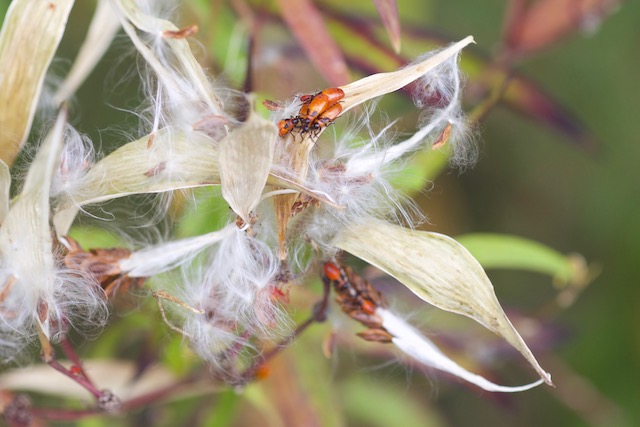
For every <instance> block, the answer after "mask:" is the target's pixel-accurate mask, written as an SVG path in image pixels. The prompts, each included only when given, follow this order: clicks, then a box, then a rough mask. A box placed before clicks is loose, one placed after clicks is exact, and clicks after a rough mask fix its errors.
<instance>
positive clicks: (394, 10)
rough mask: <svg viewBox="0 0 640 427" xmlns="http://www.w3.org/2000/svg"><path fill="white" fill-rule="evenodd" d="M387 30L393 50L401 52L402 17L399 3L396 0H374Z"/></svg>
mask: <svg viewBox="0 0 640 427" xmlns="http://www.w3.org/2000/svg"><path fill="white" fill-rule="evenodd" d="M373 2H374V3H375V5H376V9H378V14H379V15H380V18H381V19H382V24H383V25H384V28H385V29H386V30H387V34H388V35H389V40H391V45H392V46H393V50H394V51H395V52H396V53H398V52H400V18H399V17H398V3H397V1H396V0H373Z"/></svg>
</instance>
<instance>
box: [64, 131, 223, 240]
mask: <svg viewBox="0 0 640 427" xmlns="http://www.w3.org/2000/svg"><path fill="white" fill-rule="evenodd" d="M152 136H153V143H152V144H151V147H149V140H150V138H151V137H152ZM193 153H198V155H197V156H194V155H193ZM107 178H108V179H107ZM218 184H220V175H219V173H218V160H217V147H216V145H215V144H214V142H213V141H212V140H211V139H210V138H208V137H207V136H205V135H202V134H200V133H198V132H184V131H182V130H177V129H169V128H164V129H162V130H160V131H158V132H157V133H155V134H152V135H147V136H145V137H143V138H141V139H139V140H137V141H133V142H130V143H128V144H126V145H124V146H122V147H120V148H118V149H117V150H116V151H114V152H113V153H111V154H109V155H108V156H107V157H105V158H104V159H102V160H101V161H99V162H98V163H96V164H95V165H94V166H93V167H92V168H91V169H90V170H89V172H87V174H86V176H85V177H84V185H83V188H82V193H81V194H71V195H68V196H67V197H66V198H65V199H64V200H61V201H60V203H59V205H58V208H57V209H56V214H55V216H54V218H53V223H54V226H55V228H56V232H57V233H58V235H59V236H64V235H66V234H67V233H68V231H69V228H70V227H71V224H72V223H73V220H74V218H75V216H76V214H77V213H78V211H79V209H80V207H82V206H84V205H87V204H91V203H99V202H103V201H107V200H112V199H116V198H119V197H124V196H128V195H131V194H142V193H161V192H165V191H172V190H178V189H184V188H193V187H202V186H207V185H218Z"/></svg>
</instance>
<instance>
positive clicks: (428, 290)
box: [336, 221, 552, 385]
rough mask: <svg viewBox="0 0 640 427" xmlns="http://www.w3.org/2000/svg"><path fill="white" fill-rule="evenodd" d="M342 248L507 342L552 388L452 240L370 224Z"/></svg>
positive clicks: (342, 239) (340, 243)
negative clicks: (472, 320)
mask: <svg viewBox="0 0 640 427" xmlns="http://www.w3.org/2000/svg"><path fill="white" fill-rule="evenodd" d="M336 246H337V247H339V248H340V249H343V250H345V251H347V252H349V253H351V254H353V255H355V256H357V257H359V258H361V259H363V260H365V261H367V262H368V263H370V264H372V265H374V266H376V267H378V268H380V269H381V270H383V271H385V272H387V273H388V274H390V275H391V276H393V277H395V278H396V279H398V280H399V281H400V282H401V283H402V284H404V285H405V286H407V287H408V288H409V289H410V290H411V291H412V292H413V293H415V294H416V295H417V296H419V297H420V298H422V299H423V300H425V301H427V302H428V303H430V304H433V305H434V306H436V307H438V308H441V309H443V310H446V311H450V312H453V313H458V314H462V315H464V316H467V317H470V318H472V319H474V320H475V321H477V322H478V323H480V324H481V325H483V326H484V327H486V328H487V329H489V330H491V331H493V332H494V333H496V334H498V335H500V336H502V337H503V338H504V339H506V340H507V341H508V342H509V343H510V344H511V345H512V346H514V347H515V348H516V349H517V350H518V351H519V352H520V353H521V354H522V355H523V356H524V357H525V358H526V359H527V361H528V362H529V363H530V364H531V365H532V366H533V368H534V369H535V370H536V372H537V373H538V374H539V375H540V377H541V378H542V379H544V380H545V382H546V383H547V384H550V385H551V384H552V383H551V379H550V377H549V374H547V373H546V372H545V371H544V370H543V369H542V368H541V367H540V365H539V364H538V362H537V361H536V359H535V357H534V356H533V354H532V353H531V351H530V350H529V348H528V347H527V345H526V344H525V342H524V340H523V339H522V337H520V335H519V334H518V332H517V331H516V330H515V328H514V327H513V325H512V324H511V322H510V321H509V319H508V318H507V316H506V314H505V313H504V311H503V310H502V307H500V303H499V302H498V299H497V298H496V295H495V293H494V290H493V285H492V284H491V282H490V281H489V278H488V277H487V276H486V274H485V272H484V270H483V269H482V267H481V266H480V264H479V263H478V261H476V260H475V259H474V258H473V256H472V255H471V254H470V253H469V251H467V250H466V249H465V248H464V247H463V246H462V245H460V244H459V243H458V242H456V241H455V240H453V239H452V238H450V237H447V236H444V235H441V234H437V233H428V232H424V231H413V230H408V229H404V228H402V227H398V226H395V225H391V224H388V223H384V222H379V221H369V222H365V223H363V224H360V225H354V226H352V227H348V228H345V230H343V232H342V233H341V234H340V235H339V236H338V237H337V239H336Z"/></svg>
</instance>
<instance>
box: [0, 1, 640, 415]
mask: <svg viewBox="0 0 640 427" xmlns="http://www.w3.org/2000/svg"><path fill="white" fill-rule="evenodd" d="M614 3H615V2H611V1H604V0H601V1H596V0H591V1H587V0H582V1H581V0H561V1H560V0H538V1H524V0H512V1H510V2H504V1H497V0H491V1H485V2H483V3H482V5H479V4H477V2H474V1H470V0H467V1H457V2H446V1H438V0H424V1H419V2H416V1H409V0H398V1H397V11H398V21H397V23H399V27H400V39H399V42H400V44H401V45H400V50H399V52H397V51H396V50H394V47H393V42H392V40H394V36H393V30H391V34H392V35H391V37H390V36H389V34H388V33H387V31H386V30H385V25H386V27H387V28H392V27H393V25H394V24H393V22H394V14H393V12H389V10H391V11H393V9H394V7H393V6H394V2H393V1H386V2H385V1H377V2H372V1H370V0H359V1H351V2H344V1H335V0H317V1H315V2H312V1H311V0H277V1H273V2H268V1H267V2H265V1H258V0H246V1H243V0H235V1H229V2H227V1H222V0H213V1H209V0H190V1H185V3H184V5H183V6H182V7H181V9H180V15H181V19H180V22H179V25H190V24H192V23H196V24H197V25H198V26H199V28H200V32H199V34H198V41H199V43H200V44H196V43H195V42H194V43H193V44H194V48H195V50H196V52H198V54H199V57H200V59H201V60H202V62H203V63H205V64H206V65H207V66H208V67H209V68H210V70H211V72H212V73H213V74H214V75H216V76H217V81H216V83H215V84H218V85H230V86H231V87H232V88H235V89H244V90H249V91H253V92H256V93H257V94H258V97H259V98H261V99H265V98H268V99H286V98H291V97H292V96H293V95H294V94H297V93H310V92H313V91H315V90H317V89H318V88H322V87H326V86H332V85H336V84H341V83H344V82H345V79H347V78H352V79H353V78H356V77H358V76H363V75H367V74H370V73H375V72H384V71H390V70H393V69H394V68H397V67H398V66H400V65H402V64H404V63H406V62H407V61H410V60H411V59H413V58H414V57H415V56H416V55H419V54H420V53H422V52H425V51H427V50H429V49H431V48H433V47H435V46H438V45H441V44H442V43H446V42H448V41H451V40H457V39H459V38H461V37H463V36H466V35H468V34H472V35H474V36H475V38H476V42H477V46H476V47H475V48H473V49H471V50H466V51H465V52H464V53H463V55H462V59H461V61H462V65H463V68H464V70H465V72H466V73H467V75H468V78H469V81H468V86H467V92H466V102H467V105H468V111H470V114H471V117H473V118H476V119H478V120H480V124H479V126H478V128H479V129H480V130H481V140H482V142H481V147H482V148H481V157H480V161H479V162H478V164H477V165H476V166H475V167H474V168H473V169H470V170H467V171H465V173H464V174H458V173H452V172H451V170H449V169H448V168H447V166H446V165H447V163H446V160H447V151H446V150H443V151H435V152H421V153H418V154H417V156H416V157H415V158H414V159H413V160H412V161H411V162H409V164H407V166H406V168H405V169H404V170H402V171H399V173H398V178H397V180H396V181H395V183H396V185H397V186H398V188H400V189H402V190H403V191H406V192H409V193H411V194H412V195H414V196H415V197H416V198H417V200H418V202H419V203H420V204H421V205H422V206H423V207H424V210H425V211H426V212H427V213H428V215H429V222H428V224H427V225H426V226H425V228H427V229H429V230H432V231H439V232H442V233H445V234H453V235H456V234H463V233H471V232H473V233H477V232H486V233H508V234H509V235H513V236H522V238H520V237H518V238H516V237H508V236H504V235H502V236H500V235H498V236H496V235H476V236H475V237H473V238H474V239H475V240H473V241H471V240H470V239H471V238H472V236H467V238H466V239H467V242H466V243H465V244H468V246H469V248H470V249H471V251H472V252H473V253H474V255H475V256H476V257H477V258H478V259H479V260H480V261H481V262H483V261H484V262H486V267H508V268H510V269H517V270H532V271H537V272H543V273H546V274H549V275H551V276H556V277H557V278H559V279H562V280H563V281H565V282H570V281H571V280H572V279H576V277H575V276H573V275H575V274H577V273H576V272H575V270H572V268H573V267H572V266H573V264H571V262H570V260H571V259H570V258H567V256H566V255H563V254H564V253H565V252H572V253H573V252H577V253H580V254H582V255H583V256H584V258H585V259H587V260H595V261H597V262H598V263H599V264H601V265H602V266H603V269H602V273H601V274H600V275H599V276H598V277H597V278H596V279H595V281H594V282H593V283H592V284H591V285H590V286H589V287H588V288H587V289H586V290H584V292H583V293H582V294H581V296H580V299H578V300H577V302H574V299H575V297H577V293H574V294H572V295H571V298H569V299H562V298H560V296H561V295H562V294H561V290H558V291H557V292H558V293H557V294H556V293H555V292H556V291H551V290H550V287H549V286H545V285H547V284H549V283H550V279H549V277H548V276H542V275H538V274H530V273H523V272H522V271H511V270H509V271H496V272H493V271H490V274H491V277H492V280H493V282H494V285H495V287H496V289H497V292H498V295H499V296H500V298H501V302H502V303H503V305H504V306H505V307H507V308H509V309H511V310H513V312H514V313H516V315H515V316H514V319H520V320H521V322H520V323H518V325H517V326H518V327H519V329H521V330H522V331H523V332H524V334H523V335H525V339H526V340H527V341H528V342H530V343H531V344H532V347H533V351H534V353H536V354H538V355H540V359H541V360H540V361H541V364H542V365H543V366H545V367H546V368H547V369H548V370H550V371H551V372H552V373H553V375H554V382H555V383H556V384H557V389H550V388H538V389H535V390H532V391H529V392H526V393H521V394H517V395H509V396H502V395H501V396H494V395H489V394H487V393H483V394H480V393H478V392H477V390H476V389H471V388H465V387H463V386H462V385H461V384H459V383H456V382H450V381H448V379H447V378H446V377H443V376H437V377H436V378H434V379H433V380H430V379H425V376H424V375H423V373H422V372H417V371H416V372H411V371H409V372H407V370H406V369H405V368H404V367H397V366H392V367H388V366H383V365H381V363H385V361H387V360H389V359H390V357H391V355H390V354H389V350H388V349H387V348H386V347H384V348H381V347H382V346H375V345H372V344H369V343H361V342H359V341H357V339H355V338H354V337H353V334H352V333H351V332H353V331H351V328H352V327H353V326H352V325H347V324H346V323H347V320H345V319H342V320H343V321H344V324H340V325H339V329H340V330H341V331H342V330H344V331H343V332H341V333H340V334H338V336H330V335H329V334H330V331H329V329H330V328H329V327H328V326H327V325H316V326H314V327H313V328H311V329H310V330H309V331H307V332H306V333H305V335H304V336H303V337H302V338H301V339H300V340H298V341H297V342H296V343H295V344H294V345H293V346H292V348H290V349H289V350H287V351H286V352H284V353H283V354H281V355H279V356H278V358H276V359H275V360H274V361H273V363H272V364H271V366H269V370H270V373H269V375H268V376H267V378H266V379H265V380H264V381H262V382H259V383H256V384H252V385H249V386H248V387H247V388H246V389H245V390H244V393H243V394H236V393H235V392H234V391H232V390H230V389H224V390H223V391H221V392H219V393H213V394H212V393H210V392H208V393H204V394H196V395H195V396H190V397H188V398H184V399H179V400H176V401H173V402H171V403H167V404H162V405H154V406H152V407H150V408H146V409H144V410H142V411H138V412H134V413H133V414H127V415H123V416H119V417H115V418H111V419H86V420H82V421H80V422H78V423H77V424H73V425H79V426H83V427H93V426H96V427H97V426H103V425H104V426H106V425H109V426H116V425H122V426H126V425H156V426H176V425H203V426H231V425H237V426H240V425H268V426H285V425H305V426H306V425H309V426H311V425H323V426H333V425H336V426H339V425H349V426H375V427H377V426H391V425H403V426H412V425H415V426H418V425H421V426H464V425H492V426H502V425H504V426H508V425H519V426H538V425H563V426H582V425H584V426H612V425H616V426H632V425H638V424H640V410H639V409H638V405H637V402H638V401H640V387H638V386H637V382H638V378H639V375H640V327H639V326H638V325H640V316H639V315H638V310H637V306H638V304H640V290H639V289H640V288H638V286H637V283H639V281H640V273H639V270H638V268H637V267H636V266H637V260H636V258H637V255H638V254H639V253H640V225H638V221H637V215H638V212H640V197H639V196H640V195H639V194H638V182H640V169H639V168H638V167H637V165H636V163H637V159H638V158H640V144H638V136H637V135H638V134H640V122H639V121H638V119H637V114H638V111H640V101H639V99H640V84H638V81H637V77H636V74H637V70H638V69H639V68H640V56H639V55H638V53H637V46H636V44H637V43H635V42H636V41H637V40H638V38H639V37H640V27H639V26H638V25H637V23H638V22H639V20H640V3H638V2H628V3H624V2H622V3H620V4H614ZM376 5H377V6H378V8H376ZM90 6H91V5H90V4H89V2H78V4H76V6H75V9H74V11H73V12H72V17H71V21H70V25H69V26H68V32H67V34H66V35H65V38H64V40H63V44H62V48H61V50H60V52H59V56H60V59H59V61H60V64H63V63H64V61H65V59H68V60H70V59H71V58H73V56H74V54H75V51H76V50H77V47H78V45H79V43H80V42H81V40H82V38H83V36H84V31H85V29H86V25H87V22H88V16H90V15H89V14H90V12H91V7H90ZM5 10H6V4H0V11H2V12H4V11H5ZM384 10H386V11H387V12H379V11H384ZM379 13H382V15H383V16H382V18H381V17H380V15H379ZM301 14H302V15H301ZM383 23H385V24H384V25H383ZM119 49H121V46H120V48H119V47H118V46H115V47H114V48H113V49H112V50H111V51H110V52H109V53H108V55H107V56H106V57H105V58H104V60H103V61H102V62H101V63H100V65H99V67H98V68H97V69H96V70H95V72H94V73H93V74H92V76H91V77H90V79H89V81H88V82H86V83H85V85H84V86H83V87H82V89H81V90H80V92H79V94H78V101H79V102H78V105H83V106H86V105H88V106H90V107H89V108H87V109H85V110H83V111H82V112H81V114H80V115H79V116H80V118H79V119H78V122H77V123H75V125H76V126H77V127H78V128H79V129H80V130H81V131H83V132H86V133H88V134H90V135H91V136H92V138H93V139H94V140H97V141H102V144H103V146H102V149H103V150H104V151H110V150H112V149H113V148H114V147H115V146H117V145H118V144H119V141H120V138H119V137H116V136H119V134H120V133H121V132H122V131H123V130H124V131H126V130H127V129H128V128H129V127H130V125H131V124H132V123H133V122H134V121H133V120H132V118H131V117H130V115H129V114H128V113H126V112H123V111H121V110H120V108H133V107H134V106H135V105H137V102H138V101H139V100H135V99H131V94H132V93H135V92H136V91H137V89H138V88H137V87H135V79H134V78H131V79H121V78H120V77H119V76H121V75H122V74H123V73H124V71H127V70H129V72H131V70H133V68H134V67H133V66H132V64H133V62H134V57H133V56H129V57H127V59H122V57H121V56H120V52H121V50H119ZM332 65H333V66H332ZM133 75H135V74H130V76H133ZM349 76H350V77H349ZM407 95H408V94H407V93H398V94H395V95H392V96H388V97H386V98H385V99H384V100H382V101H381V103H382V104H383V105H384V107H385V109H386V110H387V111H388V112H389V116H390V117H392V118H394V117H401V119H400V120H399V122H398V127H399V129H400V132H402V130H405V131H409V130H411V129H413V127H414V126H415V122H416V121H417V120H418V119H419V118H418V117H417V116H416V114H415V113H414V109H413V108H411V104H410V99H409V97H408V96H407ZM98 98H101V99H100V100H99V101H100V102H98ZM110 105H115V106H117V107H118V108H113V107H110ZM262 113H264V114H266V111H264V110H262ZM374 114H375V113H374ZM72 116H73V115H72ZM113 123H120V125H118V128H117V129H114V128H113V127H112V124H113ZM348 126H349V125H348V124H345V123H338V124H336V126H335V128H336V131H335V132H336V135H338V136H339V135H340V134H341V132H344V131H345V128H348ZM332 135H333V132H328V133H327V134H326V135H325V136H324V137H323V138H331V137H332ZM213 191H214V192H215V194H214V195H213V197H212V195H211V193H212V190H202V191H200V190H199V191H198V192H196V193H195V194H194V195H192V197H194V198H195V200H197V201H198V206H199V209H198V210H197V211H186V212H181V211H178V212H176V215H181V216H180V218H181V219H180V221H181V223H180V227H179V231H178V234H179V235H182V236H188V235H195V234H197V233H200V232H202V231H205V230H207V231H208V230H212V229H215V228H217V227H218V225H219V221H221V217H223V216H224V214H225V212H222V213H221V212H220V209H221V208H219V206H220V204H219V202H218V201H219V192H218V191H217V190H213ZM73 236H74V238H77V239H78V240H79V241H80V242H81V243H83V244H84V245H87V246H88V247H101V246H102V247H105V246H110V245H115V244H117V243H118V241H117V240H116V238H115V237H113V236H112V235H110V234H108V233H107V232H104V231H97V230H96V229H94V228H91V225H88V226H84V227H83V228H80V227H78V228H76V229H75V230H74V233H73ZM535 242H540V243H535ZM549 248H556V250H551V249H549ZM585 268H586V267H585ZM580 274H583V275H584V274H587V273H585V270H581V273H580ZM589 278H592V277H591V276H589ZM541 285H542V286H541ZM380 286H381V288H383V289H384V290H385V292H387V291H388V292H390V293H393V292H395V291H394V288H393V285H392V284H390V283H387V282H385V281H384V280H382V279H381V280H380ZM316 291H317V289H316V288H312V289H297V290H295V292H294V295H292V298H293V299H294V303H295V304H294V306H295V307H308V308H309V310H310V309H311V307H312V305H313V303H314V302H315V300H316V299H317V295H318V294H319V291H317V292H316ZM580 291H583V289H580ZM397 292H398V298H399V300H400V301H402V303H403V304H406V306H407V310H408V311H409V312H417V311H418V310H421V313H419V314H416V315H415V316H416V317H419V316H421V317H420V320H422V321H428V322H429V324H432V323H433V324H434V325H435V324H436V322H432V320H433V319H435V317H434V318H433V319H431V320H429V318H430V316H432V314H431V313H430V312H429V311H428V309H427V310H426V312H427V314H426V315H425V314H424V313H425V308H424V306H423V305H422V304H420V303H419V302H418V301H416V300H415V299H413V298H411V297H407V296H406V295H403V294H402V293H401V291H397ZM148 307H149V310H148V311H147V312H152V313H153V312H155V311H156V308H155V305H154V303H153V301H148ZM116 308H117V310H116V314H114V315H113V317H114V319H113V323H112V325H111V326H110V327H109V329H107V330H106V331H105V332H104V333H103V334H102V335H101V337H100V339H99V340H96V341H95V342H91V343H86V344H83V346H82V355H83V357H86V358H94V357H116V358H128V359H131V360H135V361H137V362H138V363H139V364H140V366H141V369H142V368H143V367H145V366H148V365H149V364H151V363H152V362H155V361H158V360H160V361H162V365H163V366H165V367H166V368H168V369H169V370H170V371H172V372H175V373H179V374H182V373H185V372H189V371H190V369H191V368H192V366H194V365H195V363H196V362H195V358H194V357H193V355H191V354H190V352H189V350H188V349H187V348H186V347H185V346H184V345H181V340H180V339H179V338H177V337H176V336H175V334H173V333H172V332H171V331H169V330H168V329H167V328H165V327H164V324H160V323H159V322H157V321H155V320H154V321H153V322H150V321H149V319H148V317H146V316H144V315H142V314H141V313H140V312H139V311H137V310H136V309H135V305H126V304H124V305H123V306H122V307H120V306H117V307H116ZM302 310H304V309H301V308H299V309H298V311H299V312H300V311H302ZM524 313H526V314H524ZM296 315H297V317H299V318H300V319H301V318H303V317H304V315H305V314H304V313H297V314H296ZM434 316H435V315H434ZM514 323H515V320H514ZM151 325H155V326H151ZM158 325H160V326H158ZM436 326H437V328H438V329H437V332H438V335H437V338H438V339H440V341H441V342H442V343H443V344H444V345H445V346H446V347H447V349H448V350H449V352H450V353H451V354H453V355H457V357H458V358H460V359H463V358H464V357H465V355H468V354H472V353H474V352H476V353H482V350H486V348H484V347H482V345H481V344H478V343H477V341H476V340H473V339H470V340H468V342H461V341H460V340H459V341H456V340H455V338H453V337H454V336H455V332H456V331H455V330H456V328H458V327H459V326H458V325H457V324H456V322H452V323H451V324H444V323H443V322H438V323H437V325H436ZM469 326H470V325H469V324H467V323H465V325H464V328H468V327H469ZM472 330H473V329H472ZM567 331H568V332H567ZM527 332H528V333H527ZM480 335H482V334H480ZM332 340H334V341H336V342H337V343H338V345H337V347H336V349H334V350H333V351H329V354H330V355H332V357H331V359H330V360H327V358H326V357H324V356H323V352H322V346H323V343H324V345H325V347H327V346H328V344H327V343H329V342H330V341H332ZM476 345H478V346H480V347H477V348H476V347H474V346H476ZM479 349H480V350H479ZM330 350H331V349H330ZM494 351H497V352H501V353H502V354H501V357H502V358H503V359H505V360H508V359H512V360H518V359H517V358H516V357H515V356H514V354H513V353H512V352H509V351H507V350H505V349H498V350H494ZM354 353H357V354H358V357H357V358H356V357H353V354H354ZM490 358H491V356H490V355H489V356H487V359H488V360H490ZM473 359H478V358H473ZM466 362H467V363H468V364H471V363H473V362H470V361H466ZM480 365H481V366H476V368H477V369H478V370H485V374H486V373H487V372H489V371H492V372H493V369H491V368H492V367H490V365H491V363H490V362H489V361H487V363H486V365H485V364H480ZM365 367H367V368H365ZM500 375H501V379H504V378H506V379H507V381H512V382H514V383H516V382H518V380H519V379H520V378H521V377H519V376H518V373H514V372H509V371H506V370H505V371H503V372H501V373H500ZM427 378H428V377H427ZM61 425H62V424H61ZM68 425H72V424H71V423H70V424H68Z"/></svg>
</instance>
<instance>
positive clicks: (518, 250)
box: [456, 233, 586, 284]
mask: <svg viewBox="0 0 640 427" xmlns="http://www.w3.org/2000/svg"><path fill="white" fill-rule="evenodd" d="M456 240H457V241H458V242H460V243H461V244H462V245H463V246H464V247H465V248H467V249H468V250H469V252H471V254H472V255H473V256H474V258H476V259H477V260H478V262H480V264H481V265H482V266H483V267H484V268H499V269H516V270H527V271H533V272H536V273H542V274H548V275H550V276H552V277H553V278H554V280H555V281H556V282H558V283H560V284H567V283H576V282H579V281H581V280H584V277H585V273H586V268H585V267H584V264H582V268H581V267H580V265H579V263H576V262H575V261H576V257H575V256H567V255H564V254H561V253H560V252H558V251H556V250H554V249H551V248H549V247H548V246H545V245H543V244H541V243H538V242H535V241H533V240H529V239H525V238H523V237H518V236H512V235H507V234H491V233H474V234H467V235H464V236H459V237H457V238H456Z"/></svg>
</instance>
